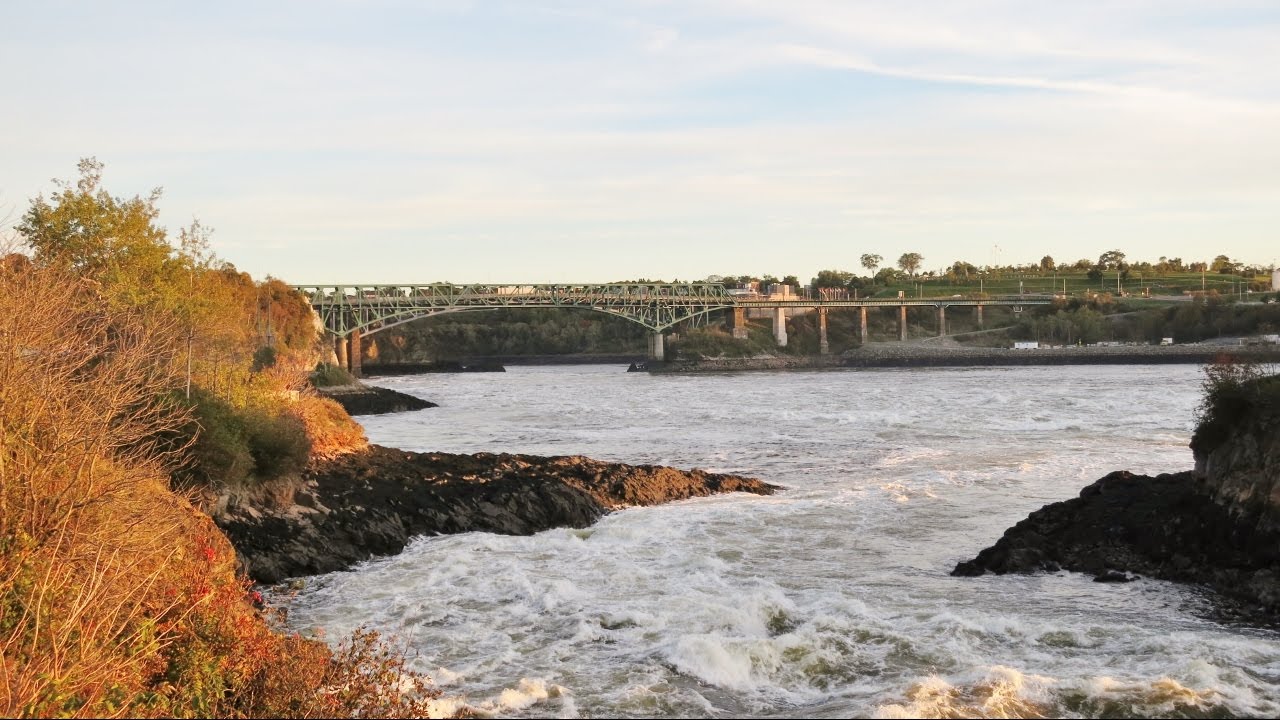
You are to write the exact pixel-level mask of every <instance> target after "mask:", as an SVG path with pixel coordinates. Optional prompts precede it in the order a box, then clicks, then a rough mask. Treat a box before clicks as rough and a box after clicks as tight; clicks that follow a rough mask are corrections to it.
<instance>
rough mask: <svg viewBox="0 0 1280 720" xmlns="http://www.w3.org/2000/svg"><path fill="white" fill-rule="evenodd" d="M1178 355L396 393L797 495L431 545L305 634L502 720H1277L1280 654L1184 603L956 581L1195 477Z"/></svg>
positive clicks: (632, 458)
mask: <svg viewBox="0 0 1280 720" xmlns="http://www.w3.org/2000/svg"><path fill="white" fill-rule="evenodd" d="M1199 377H1200V376H1199V373H1198V371H1197V369H1196V368H1194V367H1190V366H1174V367H1118V368H1117V367H1081V368H1016V369H966V370H894V371H841V372H821V373H818V372H814V373H752V374H741V375H718V376H684V377H662V376H653V377H651V376H648V375H644V374H637V373H631V374H627V373H622V372H620V369H619V368H616V367H559V368H512V369H510V370H509V371H508V372H507V373H503V374H475V375H452V376H450V375H429V376H420V377H413V378H397V379H394V380H387V381H386V382H385V384H387V385H389V386H394V387H395V388H396V389H399V390H402V391H405V392H410V393H414V394H418V395H420V396H423V397H426V398H429V399H431V400H433V401H435V402H439V403H440V405H441V407H439V408H433V409H430V410H427V411H422V412H418V413H411V414H402V415H391V416H376V417H371V418H368V419H366V421H365V424H366V427H367V429H368V431H369V435H370V437H371V439H373V440H374V441H375V442H379V443H382V444H386V445H393V446H398V447H403V448H407V449H414V450H441V451H449V452H477V451H489V452H532V453H539V454H575V453H582V454H589V455H592V456H595V457H598V458H602V459H611V460H619V461H624V462H633V463H665V464H671V465H676V466H680V467H695V466H696V467H710V468H715V469H718V470H722V471H731V472H739V473H745V474H751V475H756V476H759V477H762V478H764V479H766V480H769V481H771V482H776V483H781V484H784V485H786V486H788V488H789V490H788V491H787V492H785V493H782V494H779V495H776V496H773V497H768V498H760V497H754V496H721V497H716V498H708V499H704V500H697V501H690V502H682V503H675V504H672V505H666V506H661V507H655V508H637V509H630V510H625V511H622V512H618V513H614V514H612V515H610V516H608V517H606V518H604V519H603V520H601V522H599V523H598V524H597V525H596V526H594V527H592V528H589V529H586V530H551V531H548V532H544V533H540V534H539V535H536V536H532V537H503V536H495V535H485V534H478V533H476V534H467V535H456V536H449V537H435V538H419V539H417V540H415V541H413V543H411V545H410V546H409V547H408V548H407V549H406V551H405V552H404V553H402V554H401V555H399V556H396V557H393V558H386V559H382V560H378V561H375V562H371V563H368V564H366V565H364V566H362V567H361V568H359V569H357V570H354V571H352V572H347V573H335V574H332V575H328V576H323V577H320V578H315V579H313V580H310V581H308V587H307V589H306V590H305V591H304V592H303V593H302V594H301V595H300V596H299V597H298V598H297V599H296V600H295V602H294V603H293V604H292V606H291V612H290V622H291V623H292V624H293V625H294V626H295V627H297V628H299V629H302V630H309V629H312V628H324V629H325V630H326V631H327V632H328V634H329V636H331V637H335V636H340V635H342V634H344V633H345V632H348V631H349V630H351V629H353V628H354V627H355V626H357V625H360V624H368V625H371V626H373V627H376V628H379V629H382V630H385V631H389V632H392V633H395V634H397V635H400V636H402V637H405V638H407V639H409V640H410V642H411V643H412V644H413V646H414V647H415V648H417V650H418V651H419V652H420V653H421V655H420V657H419V658H418V659H417V660H416V662H418V663H419V667H421V668H422V669H424V670H427V671H429V672H432V673H433V674H434V675H435V676H436V678H437V679H438V680H439V681H441V682H442V683H444V685H445V690H446V694H448V695H449V696H450V697H452V698H458V699H460V700H458V701H459V702H464V703H466V704H467V706H468V707H470V708H471V709H472V710H473V711H476V712H482V713H484V714H496V715H500V716H528V715H541V716H574V715H576V714H578V713H579V712H581V713H582V714H584V715H590V716H602V715H603V716H615V715H625V716H669V715H682V716H690V715H693V716H706V715H719V714H744V713H749V714H761V715H780V716H788V715H796V716H829V717H847V716H850V715H872V714H879V715H884V716H904V715H913V716H914V715H932V716H938V717H942V716H957V715H961V716H969V715H988V716H1026V715H1035V714H1041V715H1046V714H1047V715H1085V716H1101V715H1115V714H1122V715H1147V716H1164V715H1170V714H1173V715H1204V714H1208V715H1213V714H1232V715H1259V716H1261V715H1266V716H1271V715H1274V714H1276V712H1277V711H1278V710H1280V703H1278V702H1277V696H1278V695H1280V693H1278V690H1280V648H1278V646H1277V643H1276V637H1275V636H1274V635H1273V634H1269V633H1266V632H1261V631H1251V630H1245V629H1238V628H1231V627H1225V626H1221V625H1216V624H1214V623H1211V622H1209V621H1206V620H1203V619H1201V618H1200V616H1199V615H1197V614H1196V613H1195V612H1194V611H1195V609H1196V608H1198V607H1200V606H1202V605H1203V602H1204V598H1203V596H1202V595H1201V594H1200V593H1198V592H1197V591H1196V590H1195V589H1192V588H1186V587H1180V586H1174V585H1170V584H1167V583H1161V582H1156V581H1147V580H1144V581H1139V582H1136V583H1131V584H1128V585H1118V586H1117V585H1103V584H1098V583H1093V582H1091V581H1090V579H1089V578H1087V577H1082V576H1077V575H1071V574H1067V573H1060V574H1056V575H1038V576H1031V577H999V578H997V577H990V576H988V577H982V578H952V577H950V576H948V575H947V573H948V572H949V571H950V569H951V567H953V566H954V564H955V562H957V561H958V560H961V559H966V558H968V557H972V556H973V555H974V554H976V552H977V551H978V550H980V549H981V548H983V547H986V546H987V545H990V544H991V543H992V542H993V541H994V540H995V539H996V538H997V537H999V535H1000V533H1001V532H1003V530H1004V529H1005V528H1006V527H1008V526H1009V525H1012V524H1013V523H1015V522H1017V521H1018V520H1020V519H1021V518H1023V517H1025V516H1026V514H1027V513H1029V512H1030V511H1032V510H1034V509H1036V508H1038V507H1040V506H1041V505H1043V504H1044V503H1046V502H1052V501H1056V500H1061V499H1065V498H1068V497H1072V496H1074V495H1076V494H1077V493H1078V492H1079V490H1080V488H1081V487H1082V486H1083V485H1085V484H1087V483H1089V482H1092V481H1093V480H1095V479H1097V478H1098V477H1101V476H1102V475H1104V474H1106V473H1107V472H1110V471H1111V470H1115V469H1133V470H1135V471H1141V472H1148V473H1156V472H1167V471H1176V470H1181V469H1186V468H1187V467H1189V466H1190V464H1191V455H1190V451H1189V450H1188V449H1187V448H1186V443H1187V439H1188V435H1189V431H1190V428H1191V425H1192V421H1193V417H1192V415H1193V409H1194V406H1195V404H1196V402H1197V401H1198V383H1199Z"/></svg>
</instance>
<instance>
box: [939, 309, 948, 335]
mask: <svg viewBox="0 0 1280 720" xmlns="http://www.w3.org/2000/svg"><path fill="white" fill-rule="evenodd" d="M946 334H947V306H946V305H939V306H938V335H939V336H941V335H946Z"/></svg>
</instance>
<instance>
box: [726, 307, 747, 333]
mask: <svg viewBox="0 0 1280 720" xmlns="http://www.w3.org/2000/svg"><path fill="white" fill-rule="evenodd" d="M729 329H730V331H731V332H732V333H733V336H734V337H736V338H738V339H739V340H746V339H747V310H746V308H740V307H736V308H734V309H733V315H731V316H730V322H729Z"/></svg>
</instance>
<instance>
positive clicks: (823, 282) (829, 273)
mask: <svg viewBox="0 0 1280 720" xmlns="http://www.w3.org/2000/svg"><path fill="white" fill-rule="evenodd" d="M851 280H853V273H851V272H848V271H847V270H819V271H818V275H817V276H816V277H814V278H813V281H812V283H813V286H814V287H815V288H842V287H847V286H848V285H849V281H851Z"/></svg>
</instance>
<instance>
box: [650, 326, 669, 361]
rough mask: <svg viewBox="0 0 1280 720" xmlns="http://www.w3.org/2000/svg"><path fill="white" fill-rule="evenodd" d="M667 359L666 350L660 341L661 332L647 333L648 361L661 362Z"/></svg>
mask: <svg viewBox="0 0 1280 720" xmlns="http://www.w3.org/2000/svg"><path fill="white" fill-rule="evenodd" d="M666 359H667V349H666V347H665V346H664V344H663V341H662V331H661V330H655V331H653V332H651V333H649V360H651V361H653V362H662V361H663V360H666Z"/></svg>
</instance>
